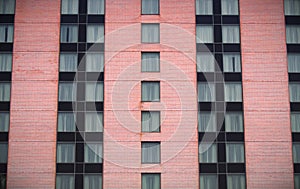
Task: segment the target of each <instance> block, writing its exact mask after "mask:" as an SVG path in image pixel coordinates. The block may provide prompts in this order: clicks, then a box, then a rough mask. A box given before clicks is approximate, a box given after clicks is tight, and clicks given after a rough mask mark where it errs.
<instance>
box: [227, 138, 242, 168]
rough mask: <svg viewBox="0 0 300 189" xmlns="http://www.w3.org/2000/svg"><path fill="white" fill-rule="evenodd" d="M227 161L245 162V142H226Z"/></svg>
mask: <svg viewBox="0 0 300 189" xmlns="http://www.w3.org/2000/svg"><path fill="white" fill-rule="evenodd" d="M226 162H227V163H243V162H244V144H242V143H227V144H226Z"/></svg>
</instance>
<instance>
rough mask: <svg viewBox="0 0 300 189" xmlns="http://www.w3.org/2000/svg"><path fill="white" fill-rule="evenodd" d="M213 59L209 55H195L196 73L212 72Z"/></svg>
mask: <svg viewBox="0 0 300 189" xmlns="http://www.w3.org/2000/svg"><path fill="white" fill-rule="evenodd" d="M214 71H215V58H214V55H213V54H211V53H197V72H214Z"/></svg>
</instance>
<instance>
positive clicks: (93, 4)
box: [87, 0, 104, 14]
mask: <svg viewBox="0 0 300 189" xmlns="http://www.w3.org/2000/svg"><path fill="white" fill-rule="evenodd" d="M87 3H88V14H104V0H88V2H87Z"/></svg>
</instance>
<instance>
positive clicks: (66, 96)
mask: <svg viewBox="0 0 300 189" xmlns="http://www.w3.org/2000/svg"><path fill="white" fill-rule="evenodd" d="M58 93H59V94H58V96H59V97H58V100H59V101H67V102H71V101H73V100H75V99H76V85H73V83H66V82H64V83H59V91H58Z"/></svg>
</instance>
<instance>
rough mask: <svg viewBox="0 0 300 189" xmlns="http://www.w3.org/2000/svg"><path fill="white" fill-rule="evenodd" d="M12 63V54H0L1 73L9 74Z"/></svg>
mask: <svg viewBox="0 0 300 189" xmlns="http://www.w3.org/2000/svg"><path fill="white" fill-rule="evenodd" d="M11 63H12V54H11V53H0V71H1V72H10V71H11Z"/></svg>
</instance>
